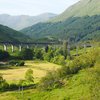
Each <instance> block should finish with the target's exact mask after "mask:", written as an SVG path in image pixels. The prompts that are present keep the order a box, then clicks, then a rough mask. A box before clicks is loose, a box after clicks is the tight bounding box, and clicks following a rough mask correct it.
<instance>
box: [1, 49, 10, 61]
mask: <svg viewBox="0 0 100 100" xmlns="http://www.w3.org/2000/svg"><path fill="white" fill-rule="evenodd" d="M9 57H10V55H9V53H8V52H6V51H2V50H0V60H5V59H8V58H9Z"/></svg>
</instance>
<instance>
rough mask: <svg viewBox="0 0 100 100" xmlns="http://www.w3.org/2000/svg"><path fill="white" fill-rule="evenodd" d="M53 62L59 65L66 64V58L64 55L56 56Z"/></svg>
mask: <svg viewBox="0 0 100 100" xmlns="http://www.w3.org/2000/svg"><path fill="white" fill-rule="evenodd" d="M52 62H53V63H55V64H59V65H65V58H64V56H62V55H58V56H55V57H54V58H53V59H52Z"/></svg>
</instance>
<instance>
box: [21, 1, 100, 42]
mask: <svg viewBox="0 0 100 100" xmlns="http://www.w3.org/2000/svg"><path fill="white" fill-rule="evenodd" d="M97 1H98V2H97ZM99 4H100V1H99V0H81V1H80V2H78V3H77V4H75V5H73V6H72V7H70V8H69V9H68V10H66V11H65V12H64V13H63V14H61V15H59V16H58V17H55V18H54V19H53V20H51V21H50V20H49V21H48V22H45V23H38V24H36V25H33V26H31V27H28V28H25V29H23V30H21V32H23V33H24V34H26V35H28V36H30V37H33V38H45V37H55V38H58V39H68V38H70V39H71V40H72V41H74V42H75V41H81V40H100V39H99V38H100V10H99V8H100V6H99ZM93 8H94V9H93ZM89 15H90V16H89ZM78 16H80V17H78Z"/></svg>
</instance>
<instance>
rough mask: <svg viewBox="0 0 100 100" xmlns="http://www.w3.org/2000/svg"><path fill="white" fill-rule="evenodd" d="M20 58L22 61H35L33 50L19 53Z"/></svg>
mask: <svg viewBox="0 0 100 100" xmlns="http://www.w3.org/2000/svg"><path fill="white" fill-rule="evenodd" d="M19 57H20V59H22V60H32V59H33V51H32V50H31V49H24V50H22V51H21V52H20V53H19Z"/></svg>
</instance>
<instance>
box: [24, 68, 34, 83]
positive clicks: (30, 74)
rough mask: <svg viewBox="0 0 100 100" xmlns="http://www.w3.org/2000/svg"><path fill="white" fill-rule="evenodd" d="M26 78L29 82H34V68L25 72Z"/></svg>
mask: <svg viewBox="0 0 100 100" xmlns="http://www.w3.org/2000/svg"><path fill="white" fill-rule="evenodd" d="M25 79H26V80H27V81H28V82H34V77H33V70H32V69H28V70H27V71H26V73H25Z"/></svg>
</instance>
